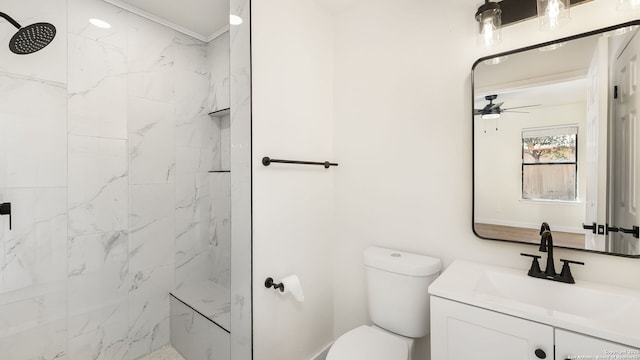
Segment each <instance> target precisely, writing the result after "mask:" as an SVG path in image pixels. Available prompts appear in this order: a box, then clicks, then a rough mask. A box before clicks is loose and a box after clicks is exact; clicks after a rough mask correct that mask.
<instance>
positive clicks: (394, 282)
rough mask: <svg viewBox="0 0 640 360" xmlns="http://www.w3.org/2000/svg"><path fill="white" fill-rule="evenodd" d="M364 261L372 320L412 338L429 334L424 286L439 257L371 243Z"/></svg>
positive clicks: (438, 266) (434, 273)
mask: <svg viewBox="0 0 640 360" xmlns="http://www.w3.org/2000/svg"><path fill="white" fill-rule="evenodd" d="M364 264H365V269H366V275H367V292H368V298H369V315H370V316H371V320H372V321H373V322H374V323H375V324H376V325H378V326H380V327H381V328H383V329H386V330H389V331H391V332H394V333H396V334H400V335H403V336H407V337H411V338H421V337H423V336H426V335H427V334H429V293H428V292H427V288H428V287H429V285H430V284H431V283H432V282H433V280H435V279H436V277H437V276H438V274H439V273H440V270H441V268H442V262H441V261H440V259H436V258H433V257H429V256H424V255H418V254H412V253H407V252H403V251H397V250H392V249H385V248H380V247H373V246H372V247H368V248H367V249H366V250H365V251H364Z"/></svg>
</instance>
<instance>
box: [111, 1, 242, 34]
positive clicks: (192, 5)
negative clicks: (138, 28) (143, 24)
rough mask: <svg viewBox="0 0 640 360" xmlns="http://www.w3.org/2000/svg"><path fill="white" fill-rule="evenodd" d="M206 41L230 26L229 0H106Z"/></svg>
mask: <svg viewBox="0 0 640 360" xmlns="http://www.w3.org/2000/svg"><path fill="white" fill-rule="evenodd" d="M105 1H106V2H108V3H111V4H113V5H115V6H118V7H121V8H123V9H125V10H128V11H131V12H133V13H136V14H138V15H141V16H143V17H146V18H149V19H151V20H154V21H157V22H160V23H162V24H163V25H166V26H168V27H171V28H173V29H174V30H177V31H180V32H182V33H185V34H187V35H190V36H193V37H195V38H197V39H199V40H202V41H206V42H208V41H211V40H213V39H214V38H215V37H217V36H218V35H220V34H221V33H223V32H225V31H226V30H228V29H229V1H228V0H180V1H174V0H105Z"/></svg>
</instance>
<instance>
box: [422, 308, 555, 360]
mask: <svg viewBox="0 0 640 360" xmlns="http://www.w3.org/2000/svg"><path fill="white" fill-rule="evenodd" d="M536 351H537V354H538V355H536ZM469 359H491V360H513V359H522V360H525V359H532V360H534V359H553V327H551V326H548V325H543V324H539V323H536V322H533V321H528V320H523V319H519V318H517V317H513V316H509V315H504V314H500V313H497V312H494V311H490V310H485V309H481V308H478V307H475V306H470V305H465V304H461V303H458V302H455V301H451V300H445V299H442V298H439V297H434V296H432V297H431V360H469Z"/></svg>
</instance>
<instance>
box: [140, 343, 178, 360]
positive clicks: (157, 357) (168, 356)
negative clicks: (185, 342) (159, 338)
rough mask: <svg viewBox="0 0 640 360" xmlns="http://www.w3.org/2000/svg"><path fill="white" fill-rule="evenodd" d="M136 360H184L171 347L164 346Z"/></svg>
mask: <svg viewBox="0 0 640 360" xmlns="http://www.w3.org/2000/svg"><path fill="white" fill-rule="evenodd" d="M138 360H185V359H184V358H183V357H182V356H180V354H178V352H177V351H176V350H175V349H174V348H173V347H172V346H171V345H166V346H163V347H162V348H160V349H159V350H157V351H154V352H152V353H151V354H148V355H145V356H143V357H141V358H138Z"/></svg>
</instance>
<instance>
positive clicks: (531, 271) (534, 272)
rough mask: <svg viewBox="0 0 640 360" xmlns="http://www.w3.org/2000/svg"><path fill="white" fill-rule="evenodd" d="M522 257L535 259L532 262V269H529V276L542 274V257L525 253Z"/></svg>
mask: <svg viewBox="0 0 640 360" xmlns="http://www.w3.org/2000/svg"><path fill="white" fill-rule="evenodd" d="M520 255H521V256H528V257H530V258H533V261H532V262H531V268H530V269H529V273H528V274H529V276H536V275H537V274H540V273H542V270H540V263H539V262H538V259H540V258H541V257H542V256H540V255H531V254H525V253H520Z"/></svg>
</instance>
